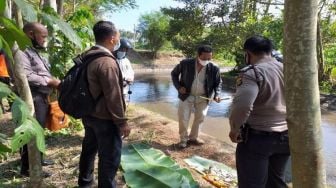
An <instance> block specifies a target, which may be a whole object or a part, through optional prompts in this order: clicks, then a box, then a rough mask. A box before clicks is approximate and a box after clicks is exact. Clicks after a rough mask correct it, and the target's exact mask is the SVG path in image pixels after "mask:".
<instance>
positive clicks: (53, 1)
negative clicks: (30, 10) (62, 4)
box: [43, 0, 57, 12]
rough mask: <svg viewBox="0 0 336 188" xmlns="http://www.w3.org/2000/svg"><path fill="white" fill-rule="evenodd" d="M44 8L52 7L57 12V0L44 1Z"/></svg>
mask: <svg viewBox="0 0 336 188" xmlns="http://www.w3.org/2000/svg"><path fill="white" fill-rule="evenodd" d="M43 7H51V8H52V9H54V10H55V12H57V3H56V0H44V4H43Z"/></svg>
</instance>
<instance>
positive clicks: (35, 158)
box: [12, 44, 44, 188]
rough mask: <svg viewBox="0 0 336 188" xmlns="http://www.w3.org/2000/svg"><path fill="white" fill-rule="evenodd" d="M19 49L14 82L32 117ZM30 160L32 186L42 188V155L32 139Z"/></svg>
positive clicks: (26, 81)
mask: <svg viewBox="0 0 336 188" xmlns="http://www.w3.org/2000/svg"><path fill="white" fill-rule="evenodd" d="M18 50H19V47H18V45H17V44H14V46H13V48H12V51H13V57H14V61H15V62H14V82H15V85H16V89H17V91H18V93H19V96H20V97H21V98H22V99H23V100H24V101H25V102H26V103H27V104H28V107H29V109H30V115H32V116H33V115H34V103H33V98H32V95H31V92H30V88H29V84H28V80H27V77H26V74H25V73H24V71H23V68H22V66H20V65H19V63H18V62H20V61H21V58H20V56H19V55H18ZM28 155H29V156H28V158H29V169H30V170H29V176H30V185H29V187H32V188H40V187H41V188H42V187H44V186H43V179H42V165H41V154H40V151H39V150H38V149H37V146H36V141H35V139H32V140H31V141H30V142H29V143H28Z"/></svg>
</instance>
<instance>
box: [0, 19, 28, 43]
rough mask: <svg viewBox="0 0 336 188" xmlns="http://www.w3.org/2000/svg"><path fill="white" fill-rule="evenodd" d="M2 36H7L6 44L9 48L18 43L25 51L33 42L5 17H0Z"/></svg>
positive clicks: (0, 33)
mask: <svg viewBox="0 0 336 188" xmlns="http://www.w3.org/2000/svg"><path fill="white" fill-rule="evenodd" d="M0 24H1V26H2V27H0V35H2V36H6V37H5V38H6V40H5V41H6V42H7V43H8V45H9V46H13V44H14V42H15V41H16V42H17V43H18V45H19V46H20V48H21V49H24V48H25V47H26V46H27V45H30V44H31V42H30V40H29V39H28V37H27V36H26V35H25V34H24V33H23V31H22V30H21V29H19V28H18V27H17V26H16V24H15V23H14V22H13V21H12V20H10V19H7V18H5V17H0Z"/></svg>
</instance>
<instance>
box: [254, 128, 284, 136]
mask: <svg viewBox="0 0 336 188" xmlns="http://www.w3.org/2000/svg"><path fill="white" fill-rule="evenodd" d="M248 131H249V133H252V134H257V135H265V136H276V135H286V134H288V130H286V131H282V132H274V131H273V132H268V131H260V130H256V129H251V128H249V130H248Z"/></svg>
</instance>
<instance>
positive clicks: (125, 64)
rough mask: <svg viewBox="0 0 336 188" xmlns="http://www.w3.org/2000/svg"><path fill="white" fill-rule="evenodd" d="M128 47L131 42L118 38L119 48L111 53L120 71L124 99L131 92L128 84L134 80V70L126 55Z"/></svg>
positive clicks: (130, 45)
mask: <svg viewBox="0 0 336 188" xmlns="http://www.w3.org/2000/svg"><path fill="white" fill-rule="evenodd" d="M129 49H132V44H131V43H130V42H129V41H128V40H127V39H124V38H122V39H120V47H119V49H118V50H117V51H115V52H114V53H113V54H114V56H115V57H117V63H118V64H119V67H120V70H121V73H122V77H123V84H124V89H123V94H124V97H125V99H127V97H128V96H129V95H130V94H131V91H130V85H131V84H132V82H133V81H134V71H133V68H132V65H131V62H130V61H129V60H128V58H127V57H126V56H127V52H128V50H129Z"/></svg>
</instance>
